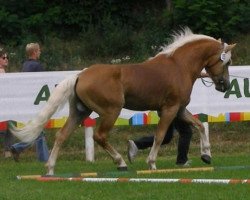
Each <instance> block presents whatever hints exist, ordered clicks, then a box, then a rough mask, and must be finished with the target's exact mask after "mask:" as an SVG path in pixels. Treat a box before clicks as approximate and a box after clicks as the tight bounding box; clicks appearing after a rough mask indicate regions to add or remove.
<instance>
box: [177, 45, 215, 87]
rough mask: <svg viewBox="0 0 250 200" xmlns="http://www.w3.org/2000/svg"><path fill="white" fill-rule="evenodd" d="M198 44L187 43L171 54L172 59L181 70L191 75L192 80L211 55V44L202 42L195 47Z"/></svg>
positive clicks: (197, 75)
mask: <svg viewBox="0 0 250 200" xmlns="http://www.w3.org/2000/svg"><path fill="white" fill-rule="evenodd" d="M197 46H198V44H194V45H193V46H191V45H187V46H185V47H183V48H182V49H179V50H178V51H176V52H175V53H174V54H173V59H174V60H175V62H176V63H177V65H178V66H179V67H181V68H182V71H183V72H184V73H185V74H186V75H187V76H188V75H189V76H190V77H191V79H192V81H193V82H194V81H195V80H196V79H197V78H198V77H200V73H201V71H202V70H203V68H204V67H205V66H206V65H207V59H208V58H209V57H210V56H211V55H213V52H212V51H214V49H211V50H209V49H210V46H211V44H209V43H207V44H203V45H200V46H199V48H197Z"/></svg>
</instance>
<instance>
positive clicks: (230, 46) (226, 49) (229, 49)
mask: <svg viewBox="0 0 250 200" xmlns="http://www.w3.org/2000/svg"><path fill="white" fill-rule="evenodd" d="M235 46H236V44H229V45H227V46H226V47H225V52H226V53H227V52H228V51H231V50H232V49H233V48H234V47H235Z"/></svg>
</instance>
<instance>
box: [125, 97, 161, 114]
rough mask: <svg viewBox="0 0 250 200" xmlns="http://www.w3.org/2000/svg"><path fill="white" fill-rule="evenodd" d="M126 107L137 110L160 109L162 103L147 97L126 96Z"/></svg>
mask: <svg viewBox="0 0 250 200" xmlns="http://www.w3.org/2000/svg"><path fill="white" fill-rule="evenodd" d="M124 108H126V109H130V110H137V111H145V110H158V109H159V108H160V103H159V102H155V101H153V100H150V99H147V98H145V99H143V98H133V99H130V98H126V99H125V104H124Z"/></svg>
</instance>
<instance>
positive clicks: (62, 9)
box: [0, 0, 250, 71]
mask: <svg viewBox="0 0 250 200" xmlns="http://www.w3.org/2000/svg"><path fill="white" fill-rule="evenodd" d="M166 2H167V1H163V0H161V1H156V2H154V1H151V0H138V1H133V0H127V1H122V0H97V1H93V0H85V1H78V0H70V1H66V0H55V1H49V0H34V1H31V0H23V1H17V0H9V1H4V0H2V1H1V8H0V30H1V31H0V44H3V45H5V46H7V48H8V49H9V50H10V51H11V52H12V53H13V56H12V57H13V60H12V61H11V63H12V64H14V65H15V66H16V69H15V70H14V71H19V69H20V68H19V65H20V63H21V62H22V61H23V60H24V53H23V51H24V47H25V45H26V44H27V43H28V42H33V41H38V42H39V43H41V44H42V46H43V53H42V57H41V59H42V61H43V62H44V63H45V66H46V68H47V70H65V69H79V68H83V67H84V66H86V65H88V64H89V63H94V62H95V61H102V62H103V61H105V62H110V61H111V60H112V59H119V58H121V57H124V56H129V57H130V58H131V60H130V61H131V62H135V61H136V62H138V61H142V60H144V59H146V58H148V57H150V56H152V55H154V54H155V53H156V51H158V50H159V47H160V46H161V45H163V44H165V43H167V42H168V38H169V34H170V33H171V32H172V31H173V30H176V29H179V28H180V27H181V26H189V27H190V28H191V29H192V30H193V31H194V32H198V33H203V34H208V35H211V36H213V37H216V38H222V39H225V40H226V41H230V40H232V39H233V38H235V37H236V36H237V35H239V34H245V33H248V32H249V30H250V2H249V1H247V0H230V1H220V0H214V1H206V0H192V1H190V0H175V1H173V0H172V9H170V10H169V9H167V5H166ZM18 51H22V52H18Z"/></svg>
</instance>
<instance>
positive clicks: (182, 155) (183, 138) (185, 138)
mask: <svg viewBox="0 0 250 200" xmlns="http://www.w3.org/2000/svg"><path fill="white" fill-rule="evenodd" d="M175 128H176V129H177V131H178V132H179V141H178V153H177V160H176V164H177V165H183V164H185V163H186V162H187V161H188V151H189V146H190V141H191V138H192V134H193V132H192V128H191V127H190V125H189V124H188V123H187V122H185V121H183V120H180V119H176V120H175Z"/></svg>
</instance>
